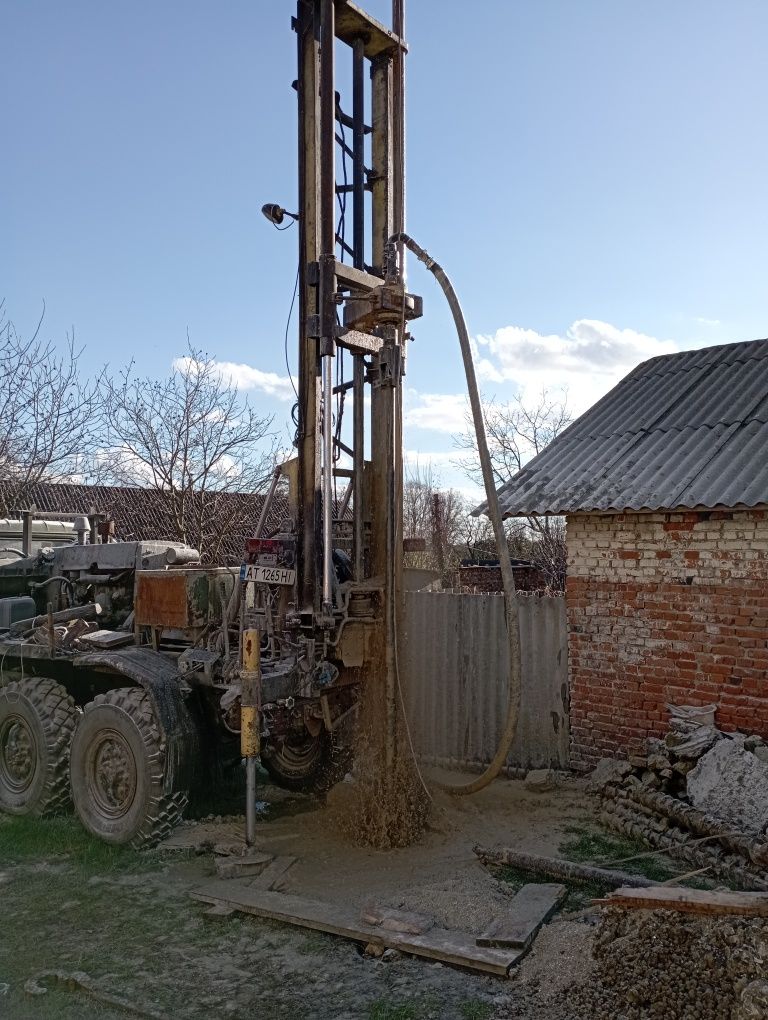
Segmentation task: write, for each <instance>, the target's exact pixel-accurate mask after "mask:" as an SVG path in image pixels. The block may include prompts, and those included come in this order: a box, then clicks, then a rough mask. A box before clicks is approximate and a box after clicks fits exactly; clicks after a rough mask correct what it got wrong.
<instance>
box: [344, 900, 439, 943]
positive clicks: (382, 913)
mask: <svg viewBox="0 0 768 1020" xmlns="http://www.w3.org/2000/svg"><path fill="white" fill-rule="evenodd" d="M360 920H361V922H362V923H363V924H370V925H373V927H374V928H383V929H384V930H385V931H400V932H408V933H409V934H411V935H422V934H423V933H424V932H425V931H429V929H430V928H434V926H435V919H434V917H427V915H426V914H414V913H412V912H411V911H409V910H395V909H394V908H392V907H380V906H378V904H376V903H371V904H368V905H367V906H365V907H363V909H362V911H361V912H360Z"/></svg>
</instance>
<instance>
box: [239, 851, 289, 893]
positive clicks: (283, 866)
mask: <svg viewBox="0 0 768 1020" xmlns="http://www.w3.org/2000/svg"><path fill="white" fill-rule="evenodd" d="M295 863H296V858H295V857H287V856H286V857H275V859H274V860H273V861H271V862H270V863H269V864H268V865H267V866H266V868H265V869H264V870H263V871H262V872H261V874H260V875H258V876H257V877H256V878H254V880H253V881H252V882H251V883H250V885H251V889H272V888H273V886H274V885H275V883H277V882H279V881H280V879H281V878H282V877H283V875H285V873H286V871H288V869H289V868H292V867H293V865H294V864H295Z"/></svg>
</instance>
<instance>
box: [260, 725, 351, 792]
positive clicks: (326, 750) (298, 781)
mask: <svg viewBox="0 0 768 1020" xmlns="http://www.w3.org/2000/svg"><path fill="white" fill-rule="evenodd" d="M350 760H351V753H350V752H349V751H347V750H346V749H343V748H338V747H335V746H334V743H333V740H332V738H331V736H330V735H329V734H328V732H327V731H326V730H324V729H321V730H320V731H319V733H317V735H316V736H312V734H310V733H309V732H308V731H307V730H305V731H304V732H303V733H302V734H301V736H298V735H295V736H292V737H289V738H287V739H286V740H285V741H284V742H283V743H282V744H281V745H279V746H269V745H267V746H265V747H264V748H263V749H262V755H261V763H262V765H263V766H264V768H265V769H266V770H267V772H268V773H269V775H270V776H271V778H272V779H273V780H274V781H275V783H277V785H278V786H282V787H283V788H284V789H286V790H293V791H294V792H296V793H323V792H325V791H327V790H328V789H329V788H330V787H331V786H333V784H334V783H337V782H338V781H339V780H340V779H341V778H342V777H343V775H344V773H345V772H346V770H347V768H348V765H349V762H350Z"/></svg>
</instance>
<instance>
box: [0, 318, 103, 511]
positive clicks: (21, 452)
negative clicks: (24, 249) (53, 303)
mask: <svg viewBox="0 0 768 1020" xmlns="http://www.w3.org/2000/svg"><path fill="white" fill-rule="evenodd" d="M44 315H45V306H43V314H42V315H41V316H40V320H39V322H38V324H37V328H36V330H35V331H34V333H33V334H32V336H31V337H28V338H26V339H25V338H24V337H22V336H21V335H20V334H19V333H18V332H17V330H16V327H15V326H14V324H13V322H12V321H11V320H10V319H9V318H8V317H7V315H6V312H5V304H4V302H0V478H1V479H2V481H3V483H4V484H3V485H2V487H0V488H1V490H2V491H1V492H0V513H3V514H8V513H9V512H12V511H14V510H19V509H25V508H26V506H27V504H28V502H29V490H30V488H31V486H33V485H35V484H36V483H38V482H40V481H49V482H62V481H70V480H73V479H79V477H80V472H81V469H82V465H83V462H84V460H85V459H86V457H87V455H88V453H89V450H90V447H91V444H92V442H93V439H94V433H95V429H96V410H97V406H98V401H97V388H98V387H97V381H90V382H89V381H84V380H83V379H82V377H81V374H80V358H81V355H82V349H78V348H77V347H76V346H75V338H74V332H73V333H71V334H69V335H68V336H67V339H66V346H65V349H64V350H63V351H59V350H57V348H56V346H55V345H54V344H53V343H52V342H51V341H49V340H44V339H42V338H41V336H40V332H41V329H42V325H43V318H44Z"/></svg>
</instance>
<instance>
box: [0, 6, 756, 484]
mask: <svg viewBox="0 0 768 1020" xmlns="http://www.w3.org/2000/svg"><path fill="white" fill-rule="evenodd" d="M364 6H366V8H367V9H368V10H369V11H370V12H371V13H372V14H373V15H374V16H376V17H379V18H380V19H381V20H383V21H388V20H389V3H388V0H370V2H368V3H367V4H364ZM293 7H294V5H293V4H292V3H290V0H285V2H284V0H256V2H254V0H226V2H223V3H216V4H214V3H212V2H210V0H208V2H204V0H164V2H163V3H162V4H157V3H149V2H148V0H133V2H132V3H130V4H128V3H123V4H116V3H110V4H105V3H103V2H101V0H67V3H66V4H62V3H60V2H58V0H35V2H34V3H24V2H23V0H0V32H1V34H2V38H3V60H2V62H0V95H2V100H3V101H2V109H3V152H4V155H3V159H2V160H0V237H1V238H2V244H0V300H2V299H4V301H5V309H6V313H7V315H8V316H9V317H10V318H11V319H12V320H13V321H14V322H15V324H16V327H17V329H18V331H19V332H20V333H21V334H28V333H29V332H31V331H32V330H33V329H34V326H35V325H36V323H37V320H38V318H39V315H40V311H41V309H42V307H43V302H44V303H45V309H46V314H45V320H44V327H43V332H44V335H45V336H46V338H49V339H51V340H53V341H56V342H63V341H64V338H65V335H66V333H67V331H71V330H73V329H74V332H75V335H76V338H77V341H78V343H79V344H81V345H84V347H85V357H86V358H87V360H88V362H89V364H90V365H92V366H93V367H94V368H95V367H97V366H100V365H101V364H103V363H104V362H108V363H109V364H110V365H111V366H112V367H113V368H115V369H117V368H119V367H120V366H122V365H124V364H125V363H126V362H127V361H129V360H130V359H131V358H134V359H136V362H137V364H138V365H139V367H140V369H141V371H142V372H144V373H147V374H150V375H156V376H161V375H164V374H166V373H167V372H168V371H170V367H171V364H172V362H173V359H174V358H176V357H178V356H179V355H183V354H184V352H185V347H186V342H187V339H186V338H187V334H189V337H190V339H191V342H192V343H193V344H194V345H195V346H196V347H198V348H202V349H204V350H206V351H207V352H209V353H210V354H211V355H213V356H215V357H216V358H217V359H218V360H219V361H221V362H222V363H223V364H226V365H229V366H237V367H236V368H235V369H232V371H233V372H234V377H235V378H236V379H237V380H238V382H239V384H240V385H241V387H242V388H243V390H244V392H247V393H248V394H249V397H250V399H251V400H252V402H253V403H254V404H255V405H256V406H257V407H259V408H260V409H263V412H264V413H265V414H273V415H275V427H276V429H277V430H278V431H279V432H282V433H285V434H287V429H288V425H287V423H288V421H289V419H290V409H291V403H292V399H293V393H292V389H291V386H290V382H289V380H288V375H287V370H286V364H285V356H284V335H285V329H286V320H287V317H288V310H289V306H290V302H291V295H292V292H293V285H294V279H295V272H296V262H295V259H296V243H297V234H296V232H295V231H286V232H284V233H282V234H280V233H276V232H275V231H274V230H273V229H272V228H271V227H270V225H269V224H268V223H267V222H266V220H264V219H263V217H262V216H261V215H260V211H259V210H260V208H261V205H262V204H263V203H264V202H278V203H280V204H282V205H284V206H286V207H287V208H289V209H291V208H295V206H296V172H295V162H296V153H295V140H296V139H295V123H296V122H295V115H296V111H295V93H294V92H293V90H292V88H291V83H292V81H293V79H294V78H295V76H296V70H295V38H294V35H293V33H292V31H291V28H290V17H291V14H292V13H293ZM406 21H407V30H406V35H407V38H408V41H409V45H410V52H409V55H408V57H407V159H408V177H407V227H408V229H409V231H410V233H412V234H413V235H414V236H415V237H416V238H417V240H418V241H419V242H420V243H421V244H422V245H423V246H424V247H426V248H427V249H428V250H429V251H430V253H431V254H432V255H434V257H435V258H437V259H438V260H439V261H440V262H441V264H442V265H443V266H444V267H445V268H446V270H447V271H448V273H449V274H450V276H451V278H452V279H453V281H454V284H455V286H456V289H457V291H458V293H459V296H460V298H461V301H462V304H463V307H464V311H465V314H466V317H467V320H468V324H469V329H470V332H471V334H472V336H473V338H474V343H475V350H476V363H477V368H478V372H479V375H480V379H481V383H482V388H483V392H484V393H485V395H486V396H488V397H495V398H496V399H497V400H499V401H501V402H506V401H510V400H512V399H514V398H515V397H516V396H522V398H523V399H524V400H525V401H528V402H535V401H536V399H537V396H538V394H539V393H540V392H541V390H542V388H547V389H548V390H549V391H550V392H553V391H554V392H560V391H561V389H563V388H565V389H566V390H567V400H568V404H569V407H570V409H571V411H572V412H573V413H574V414H578V413H580V412H582V411H583V410H585V409H586V408H587V407H588V406H589V405H590V404H591V403H592V402H594V400H596V399H597V398H598V397H600V396H601V395H602V394H603V393H605V392H607V390H608V389H610V387H611V386H612V385H613V384H615V382H617V381H618V379H620V378H621V377H622V376H623V375H625V374H626V373H627V372H628V371H629V370H630V369H631V368H633V367H634V366H635V365H636V364H638V363H639V362H640V361H643V360H645V359H646V358H648V357H653V356H655V355H658V354H666V353H670V352H673V351H677V350H684V349H688V348H692V347H700V346H707V345H710V344H717V343H728V342H732V341H739V340H751V339H755V338H757V337H764V336H766V335H768V307H767V304H768V302H767V299H768V287H767V286H766V265H765V261H766V260H765V255H764V248H765V242H764V238H765V236H766V234H767V233H768V189H766V187H765V167H766V166H767V165H768V132H766V131H765V129H764V128H763V129H761V128H760V124H761V123H763V122H764V120H765V110H766V109H767V108H768V63H766V61H765V57H764V43H765V39H766V37H768V4H766V3H765V2H764V0H730V2H728V3H723V2H722V0H675V2H673V3H670V2H669V0H645V2H643V3H642V4H640V3H631V2H629V0H625V2H617V0H579V2H578V3H576V2H574V0H484V2H483V3H482V4H477V5H470V4H467V3H466V2H460V0H442V2H441V3H439V4H436V3H434V2H433V0H407V2H406ZM343 50H344V51H346V52H344V53H342V52H341V51H340V53H339V60H341V59H342V57H344V56H346V53H347V52H348V51H347V50H346V47H344V48H343ZM340 84H341V85H342V87H343V86H344V84H345V82H344V80H343V79H342V80H341V82H340ZM346 101H347V105H349V97H348V96H347V97H346ZM408 282H409V287H410V288H411V289H412V290H414V291H416V292H417V293H420V294H422V295H423V296H424V305H425V315H424V318H423V319H422V320H419V321H418V322H416V323H414V325H413V330H412V331H413V334H414V336H415V340H414V342H413V344H412V345H411V347H410V350H409V356H408V371H407V377H406V393H405V423H406V432H405V447H406V456H407V461H408V463H409V464H410V465H411V470H413V466H414V464H416V463H418V464H419V465H420V466H421V467H426V466H427V465H429V464H432V465H433V467H434V470H435V471H436V473H437V474H438V475H439V477H440V479H441V480H442V482H443V484H445V485H453V486H456V487H458V488H461V489H464V490H466V491H467V492H468V494H470V495H471V494H472V487H471V485H470V482H469V481H468V479H467V478H466V477H465V476H464V475H463V473H462V472H461V471H460V470H459V469H458V468H457V467H456V466H455V464H454V463H453V461H454V459H455V457H456V452H455V449H454V442H453V438H452V437H453V435H454V434H455V433H457V432H459V431H461V430H462V429H463V427H464V409H465V398H464V392H465V385H464V378H463V371H462V367H461V359H460V356H459V350H458V344H457V341H456V338H455V335H454V332H453V329H452V326H451V321H450V318H449V316H448V314H447V311H446V309H445V307H444V305H443V298H442V296H441V294H440V292H439V290H438V289H437V287H436V286H435V285H434V282H433V281H432V279H431V278H430V277H429V275H428V274H427V273H425V272H423V271H422V267H420V266H418V265H417V264H416V263H415V260H414V261H413V262H412V263H411V264H410V266H409V280H408ZM295 338H296V331H295V318H294V322H293V324H292V326H291V329H290V333H289V343H290V345H289V355H290V362H291V367H292V368H293V370H294V371H295V363H296V358H295V345H296V339H295ZM474 491H476V490H474Z"/></svg>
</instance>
